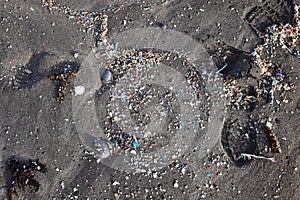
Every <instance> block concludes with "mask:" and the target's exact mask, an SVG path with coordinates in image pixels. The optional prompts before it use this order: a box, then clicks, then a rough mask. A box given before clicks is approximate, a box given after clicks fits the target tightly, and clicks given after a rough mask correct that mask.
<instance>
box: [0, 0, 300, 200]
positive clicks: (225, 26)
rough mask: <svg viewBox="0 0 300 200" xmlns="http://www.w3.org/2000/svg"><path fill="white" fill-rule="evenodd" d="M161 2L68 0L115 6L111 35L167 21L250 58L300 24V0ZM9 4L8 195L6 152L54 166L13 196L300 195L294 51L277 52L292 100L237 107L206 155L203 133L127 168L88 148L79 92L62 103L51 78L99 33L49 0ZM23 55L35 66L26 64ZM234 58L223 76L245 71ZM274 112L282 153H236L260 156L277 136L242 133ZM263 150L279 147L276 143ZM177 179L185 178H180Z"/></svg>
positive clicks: (4, 57) (250, 70)
mask: <svg viewBox="0 0 300 200" xmlns="http://www.w3.org/2000/svg"><path fill="white" fill-rule="evenodd" d="M156 2H158V3H159V4H160V3H161V1H143V3H141V2H138V3H137V2H135V3H134V2H133V1H103V2H102V1H101V2H97V1H92V0H91V1H88V0H84V1H80V2H78V3H73V1H70V0H61V1H60V3H61V4H64V5H68V6H70V7H71V8H72V9H74V10H86V11H94V10H96V11H98V12H103V13H106V14H107V15H108V16H109V19H108V23H109V32H108V35H107V36H108V37H110V36H111V35H113V34H116V33H118V32H121V31H124V30H129V29H132V28H137V27H148V26H154V27H155V26H157V25H159V26H161V25H162V24H165V25H166V26H167V28H170V29H174V30H177V31H181V32H183V33H185V34H187V35H189V36H191V37H193V38H195V39H196V40H197V41H199V42H200V43H201V44H203V46H205V47H206V48H207V51H208V52H209V53H212V52H214V50H216V49H217V48H218V47H219V46H220V45H221V44H222V45H223V46H225V47H228V48H230V49H234V52H236V53H237V54H238V56H237V57H235V58H236V59H244V58H248V57H249V55H250V52H251V51H252V49H253V48H254V47H255V46H256V45H257V44H260V43H261V42H262V39H261V38H260V37H261V36H262V35H263V34H264V30H265V28H266V27H267V26H269V25H272V24H274V23H287V22H289V23H293V14H294V12H293V3H300V2H299V1H290V0H289V1H284V0H277V1H274V0H266V1H263V3H261V2H260V1H258V0H247V1H246V0H234V1H224V2H223V1H203V2H202V1H191V0H187V1H179V0H173V1H172V0H170V1H167V3H164V4H163V6H162V5H159V4H157V3H156ZM0 8H1V14H0V67H1V68H0V91H1V92H0V95H1V98H0V105H1V106H0V119H1V120H0V128H1V129H0V133H1V138H0V149H1V154H0V159H1V173H0V187H1V189H0V199H7V198H8V195H7V186H8V185H9V184H10V180H11V175H10V173H9V171H8V170H7V161H8V160H9V159H10V158H11V157H13V156H15V157H16V158H20V159H24V160H26V159H37V158H38V159H39V161H40V162H41V163H44V164H46V165H47V168H48V171H47V173H45V174H44V173H41V174H40V173H37V174H36V175H35V179H36V180H37V181H38V182H39V183H40V184H41V186H40V189H39V191H38V192H36V193H35V192H32V191H31V189H29V188H26V189H25V190H22V189H20V188H18V187H16V189H17V192H18V196H14V197H13V199H74V198H75V197H78V199H133V198H134V199H180V200H181V199H201V198H206V199H214V200H215V199H243V200H245V199H249V200H250V199H251V200H252V199H274V198H280V199H295V200H296V199H298V198H299V195H300V189H299V188H300V186H299V180H300V176H299V174H300V173H299V167H300V165H299V163H300V162H299V161H300V159H299V155H300V152H299V151H300V143H299V142H300V140H299V135H298V133H299V132H300V130H299V113H300V99H299V94H300V93H299V86H300V84H299V81H298V78H297V77H298V75H299V59H297V58H295V57H294V56H292V55H290V54H289V53H288V52H287V51H284V50H279V51H278V52H277V55H276V57H274V58H273V62H274V63H276V64H277V65H280V66H283V67H282V68H283V72H284V73H285V74H286V76H287V77H288V79H289V80H290V82H292V83H293V84H294V85H295V86H296V89H295V91H292V92H288V93H286V94H285V95H286V99H288V102H287V103H282V102H281V103H280V104H276V103H275V104H274V105H269V104H268V103H266V100H265V99H262V100H261V101H259V102H258V103H257V105H255V108H254V109H250V110H234V109H228V112H227V117H226V119H225V124H224V127H223V131H222V133H221V135H220V139H219V143H218V144H217V145H216V146H215V147H214V149H211V151H210V153H208V155H207V157H206V158H204V159H199V152H197V148H196V147H197V146H200V145H201V140H199V139H198V140H197V139H196V140H195V142H194V144H192V145H191V147H190V149H189V151H188V152H186V153H185V155H184V156H182V157H180V158H179V159H177V160H176V161H174V163H171V164H170V166H168V167H165V168H164V169H162V170H160V171H157V172H149V173H142V174H127V173H125V172H121V171H116V170H114V169H112V168H110V167H107V166H105V165H103V164H101V163H97V160H96V159H95V158H94V157H93V156H92V155H89V154H87V153H86V149H85V147H84V145H83V144H82V142H81V140H80V138H79V136H78V133H77V131H76V128H75V125H74V123H72V117H73V116H72V95H71V92H67V93H66V96H65V101H64V102H63V103H61V104H58V103H57V101H56V97H57V89H58V87H59V86H58V83H56V82H53V81H51V80H49V79H48V76H49V75H51V74H52V73H53V72H55V71H59V70H62V69H61V68H62V66H64V65H65V64H70V66H71V67H76V66H77V65H80V63H81V62H82V61H83V59H84V58H85V57H86V56H87V55H88V54H89V53H90V51H91V49H92V48H93V45H94V39H93V37H92V35H91V34H88V33H83V32H80V31H79V25H78V24H76V22H75V21H74V20H70V19H67V18H66V16H65V15H62V14H60V13H55V14H50V13H49V11H48V10H47V9H46V8H42V6H41V1H40V0H31V1H24V0H11V1H1V2H0ZM108 8H109V10H108V11H105V10H107V9H108ZM124 20H126V25H125V26H124V24H123V23H124ZM176 20H178V21H176ZM174 24H176V27H174ZM74 52H78V53H79V57H78V58H74V56H73V55H74ZM232 63H234V61H232ZM24 64H27V66H28V69H30V70H31V72H32V73H31V74H26V72H25V71H24V68H21V67H22V65H24ZM54 66H56V68H55V67H54ZM234 66H235V65H234V64H231V65H229V68H227V69H226V71H224V72H223V73H224V78H226V77H231V76H232V75H233V76H234V75H235V74H236V72H239V69H240V68H239V69H235V68H234ZM237 66H239V65H238V64H237ZM243 67H244V68H242V69H243V70H242V71H241V72H239V73H240V76H239V77H238V79H239V83H238V84H239V85H240V86H241V87H245V90H248V93H249V94H250V93H251V92H253V88H252V89H251V87H250V88H249V87H248V86H249V85H255V84H257V79H259V72H258V70H257V69H256V68H255V66H254V65H253V64H249V65H248V66H243ZM19 68H20V69H19ZM12 77H16V78H18V80H20V82H18V83H15V86H16V87H18V88H16V87H14V83H13V81H12V79H11V78H12ZM269 116H270V117H272V118H273V121H272V123H273V126H274V131H275V132H276V135H277V137H278V139H279V141H280V144H281V149H282V153H281V154H276V155H275V159H276V162H275V163H273V162H270V161H266V160H250V161H246V160H239V159H237V158H236V157H235V154H238V153H243V152H244V153H249V154H255V155H259V154H261V152H263V151H264V148H265V146H268V145H269V144H268V142H267V139H266V137H265V133H264V126H263V124H259V125H257V126H256V127H257V128H258V129H259V130H260V132H261V135H260V136H251V135H250V139H249V140H247V141H245V140H244V138H241V137H240V135H241V134H240V133H241V132H245V131H247V127H249V126H250V125H249V121H255V120H261V119H265V118H266V117H269ZM240 127H244V129H243V128H242V129H240ZM245 127H246V128H245ZM269 146H270V145H269ZM264 155H265V156H269V157H272V156H274V154H272V153H270V152H269V153H268V154H264ZM183 169H184V170H185V171H184V170H183ZM175 182H176V183H177V182H178V187H174V186H175V185H176V184H174V183H175ZM297 196H298V198H297Z"/></svg>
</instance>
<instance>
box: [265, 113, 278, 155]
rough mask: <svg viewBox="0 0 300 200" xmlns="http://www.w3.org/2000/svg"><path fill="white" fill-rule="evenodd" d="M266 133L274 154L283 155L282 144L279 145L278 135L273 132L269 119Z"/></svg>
mask: <svg viewBox="0 0 300 200" xmlns="http://www.w3.org/2000/svg"><path fill="white" fill-rule="evenodd" d="M266 132H267V137H268V138H269V140H270V142H271V149H272V152H273V153H281V148H280V144H279V141H278V139H277V136H276V134H275V133H274V131H273V125H272V123H271V119H268V120H267V122H266Z"/></svg>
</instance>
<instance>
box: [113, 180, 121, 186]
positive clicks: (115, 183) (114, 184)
mask: <svg viewBox="0 0 300 200" xmlns="http://www.w3.org/2000/svg"><path fill="white" fill-rule="evenodd" d="M112 185H113V186H116V185H120V183H119V182H118V181H114V182H113V184H112Z"/></svg>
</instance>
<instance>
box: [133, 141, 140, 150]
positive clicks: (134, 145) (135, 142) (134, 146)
mask: <svg viewBox="0 0 300 200" xmlns="http://www.w3.org/2000/svg"><path fill="white" fill-rule="evenodd" d="M138 146H139V143H138V142H137V141H133V142H132V147H133V148H134V149H136V148H137V147H138Z"/></svg>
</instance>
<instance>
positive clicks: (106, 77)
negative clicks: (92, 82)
mask: <svg viewBox="0 0 300 200" xmlns="http://www.w3.org/2000/svg"><path fill="white" fill-rule="evenodd" d="M111 78H112V74H111V72H110V70H108V69H105V70H103V71H102V73H101V80H103V81H110V80H111Z"/></svg>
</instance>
